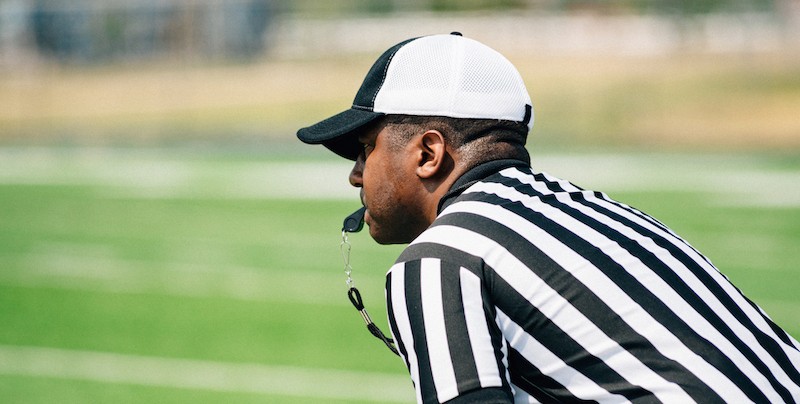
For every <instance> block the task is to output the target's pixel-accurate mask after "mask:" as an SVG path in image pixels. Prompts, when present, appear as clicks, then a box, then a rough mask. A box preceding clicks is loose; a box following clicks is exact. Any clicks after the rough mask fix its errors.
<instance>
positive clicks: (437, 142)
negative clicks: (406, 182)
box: [416, 130, 447, 179]
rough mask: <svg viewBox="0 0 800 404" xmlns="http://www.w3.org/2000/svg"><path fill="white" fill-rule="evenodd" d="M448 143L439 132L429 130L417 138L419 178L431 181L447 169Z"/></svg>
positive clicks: (417, 171) (417, 170)
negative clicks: (430, 179)
mask: <svg viewBox="0 0 800 404" xmlns="http://www.w3.org/2000/svg"><path fill="white" fill-rule="evenodd" d="M446 146H447V143H446V141H445V139H444V135H442V133H441V132H439V131H438V130H428V131H426V132H425V133H423V134H422V136H420V137H418V138H417V148H418V149H417V153H418V154H417V156H418V158H417V169H416V173H417V176H418V177H420V178H423V179H429V178H432V177H434V176H436V175H437V174H439V173H440V172H441V171H442V170H444V169H446V166H445V165H446V161H447V155H446V153H447V147H446Z"/></svg>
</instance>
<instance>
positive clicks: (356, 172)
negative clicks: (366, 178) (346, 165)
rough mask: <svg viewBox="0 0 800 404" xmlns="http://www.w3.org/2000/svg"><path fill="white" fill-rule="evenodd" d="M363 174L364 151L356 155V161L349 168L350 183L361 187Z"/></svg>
mask: <svg viewBox="0 0 800 404" xmlns="http://www.w3.org/2000/svg"><path fill="white" fill-rule="evenodd" d="M363 174H364V153H361V154H359V155H358V158H356V163H355V164H354V165H353V169H352V170H350V185H352V186H354V187H356V188H361V186H362V185H363V184H364V183H363V177H362V175H363Z"/></svg>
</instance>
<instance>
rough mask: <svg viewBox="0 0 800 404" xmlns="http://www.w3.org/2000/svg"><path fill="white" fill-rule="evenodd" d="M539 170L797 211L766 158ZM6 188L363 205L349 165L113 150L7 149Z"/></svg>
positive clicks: (615, 188)
mask: <svg viewBox="0 0 800 404" xmlns="http://www.w3.org/2000/svg"><path fill="white" fill-rule="evenodd" d="M532 158H533V165H534V167H535V168H536V169H537V170H542V171H546V172H548V173H550V174H552V175H555V176H557V177H560V178H562V179H565V180H569V181H572V182H574V183H575V184H576V185H579V186H582V187H585V188H587V189H593V190H596V191H603V192H625V191H667V192H669V191H693V192H698V191H700V192H705V193H708V194H710V195H711V196H712V197H713V198H715V199H714V201H718V202H719V203H720V204H724V205H737V206H738V205H743V206H767V207H798V206H800V186H798V185H797V184H800V170H798V169H796V168H795V169H787V170H778V169H775V168H774V167H772V168H770V165H769V164H768V163H769V161H768V160H767V158H766V157H759V156H746V155H732V156H726V155H694V154H687V155H682V154H645V153H642V154H575V155H569V154H563V155H548V154H545V155H538V154H535V153H534V155H533V156H532ZM0 161H2V164H0V184H39V185H48V184H51V185H86V186H97V187H101V188H102V189H103V190H104V192H106V195H108V196H111V197H114V196H122V197H138V198H176V197H198V198H213V199H271V198H304V199H343V200H357V198H358V192H357V191H356V190H354V189H353V188H352V187H350V185H349V183H348V180H347V176H348V173H349V171H350V168H351V163H350V162H348V161H345V160H343V159H342V160H326V161H323V162H277V161H260V162H259V161H241V162H239V161H230V162H214V161H210V162H209V161H204V160H202V159H201V158H194V159H192V158H180V157H178V158H175V157H171V156H169V155H167V154H165V153H159V152H158V151H154V152H152V153H147V152H146V151H145V152H141V153H133V152H128V153H122V152H116V151H114V150H113V149H110V150H105V149H86V150H80V151H59V150H58V149H52V150H51V149H47V148H41V149H37V148H30V149H27V148H18V149H15V148H0Z"/></svg>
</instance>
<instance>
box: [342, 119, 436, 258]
mask: <svg viewBox="0 0 800 404" xmlns="http://www.w3.org/2000/svg"><path fill="white" fill-rule="evenodd" d="M391 136H392V129H391V127H386V126H384V125H378V126H375V127H373V128H371V129H368V130H367V131H365V132H364V133H363V134H361V136H359V138H358V139H359V142H360V143H361V144H362V145H364V151H363V152H362V153H361V155H359V157H358V159H357V160H356V163H355V165H354V166H353V170H352V171H351V172H350V183H351V184H352V185H353V186H354V187H358V188H361V200H362V202H363V203H364V206H366V208H367V212H366V215H365V216H364V221H365V222H366V223H367V225H368V226H369V234H370V236H372V238H373V239H375V241H377V242H378V243H380V244H401V243H408V242H410V241H411V240H413V239H414V238H416V237H417V236H418V235H419V234H420V233H421V232H422V231H423V230H425V229H426V228H427V227H428V223H426V222H425V220H424V216H423V215H422V214H421V213H422V206H421V204H420V203H419V200H418V199H417V192H418V189H419V187H420V183H419V179H418V178H417V177H416V175H415V173H414V167H415V163H414V160H413V152H412V150H411V148H410V147H407V146H408V145H406V146H399V145H393V144H392V141H391V138H390V137H391Z"/></svg>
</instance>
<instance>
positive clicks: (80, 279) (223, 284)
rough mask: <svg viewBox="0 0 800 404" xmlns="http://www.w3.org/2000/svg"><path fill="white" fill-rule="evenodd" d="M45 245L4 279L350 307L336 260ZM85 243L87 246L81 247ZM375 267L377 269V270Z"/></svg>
mask: <svg viewBox="0 0 800 404" xmlns="http://www.w3.org/2000/svg"><path fill="white" fill-rule="evenodd" d="M68 246H69V245H68V244H67V245H64V246H61V247H60V248H55V247H54V249H53V250H48V249H46V248H41V249H40V250H38V251H36V252H35V253H31V254H30V255H27V256H26V259H25V260H23V261H22V262H21V264H22V265H19V266H13V267H12V268H6V269H4V270H3V271H0V284H4V285H14V286H22V287H51V288H58V289H67V290H85V291H94V292H108V293H131V294H156V295H166V296H183V297H199V298H226V299H234V300H241V301H255V302H290V303H297V304H316V305H325V306H330V305H336V306H343V307H344V306H350V302H349V301H348V300H347V298H346V297H345V292H346V289H347V288H346V285H345V281H344V280H345V276H344V272H342V271H340V270H337V269H338V266H337V265H334V264H332V265H331V271H330V272H324V273H323V272H315V271H304V270H299V269H292V270H277V269H272V270H264V269H258V268H247V267H239V266H232V265H225V266H224V267H223V269H219V268H217V267H215V266H213V265H204V264H200V263H193V264H180V263H175V262H171V263H160V264H158V266H157V267H155V268H154V267H153V265H154V264H153V263H150V262H144V261H136V260H123V259H118V258H114V257H111V256H105V255H104V254H102V253H101V252H96V253H95V254H92V252H91V251H90V249H87V248H85V247H86V246H81V245H76V246H74V248H73V249H69V248H65V247H68ZM81 247H84V248H83V249H81ZM373 272H374V273H373ZM373 272H367V271H366V269H365V270H364V271H363V272H362V273H360V274H359V276H358V280H360V281H362V282H370V283H372V284H377V285H382V284H383V272H382V270H381V271H373Z"/></svg>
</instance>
